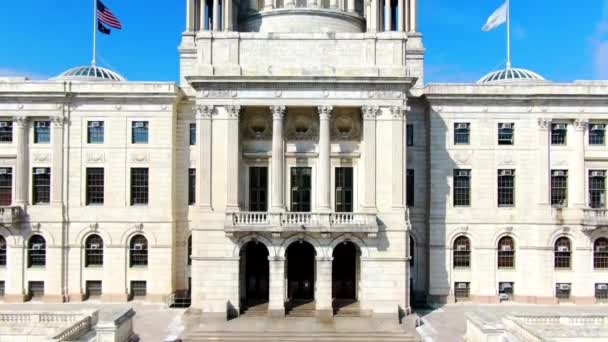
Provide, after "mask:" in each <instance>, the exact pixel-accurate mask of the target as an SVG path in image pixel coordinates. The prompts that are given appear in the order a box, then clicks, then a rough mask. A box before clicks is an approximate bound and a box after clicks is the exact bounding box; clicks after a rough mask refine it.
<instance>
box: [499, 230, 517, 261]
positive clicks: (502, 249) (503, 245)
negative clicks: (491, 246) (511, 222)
mask: <svg viewBox="0 0 608 342" xmlns="http://www.w3.org/2000/svg"><path fill="white" fill-rule="evenodd" d="M513 267H515V244H514V243H513V238H511V237H509V236H505V237H503V238H502V239H500V240H499V241H498V268H513Z"/></svg>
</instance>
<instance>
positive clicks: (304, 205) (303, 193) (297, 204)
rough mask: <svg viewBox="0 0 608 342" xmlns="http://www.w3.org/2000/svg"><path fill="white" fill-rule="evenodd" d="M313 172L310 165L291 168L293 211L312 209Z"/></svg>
mask: <svg viewBox="0 0 608 342" xmlns="http://www.w3.org/2000/svg"><path fill="white" fill-rule="evenodd" d="M311 174H312V168H310V167H292V168H291V211H293V212H309V211H310V190H311V189H310V186H311V181H310V178H311Z"/></svg>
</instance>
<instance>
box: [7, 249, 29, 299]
mask: <svg viewBox="0 0 608 342" xmlns="http://www.w3.org/2000/svg"><path fill="white" fill-rule="evenodd" d="M7 247H8V248H7V250H6V253H7V260H8V261H9V263H8V264H7V272H6V274H7V275H8V277H7V278H6V280H5V282H6V283H5V286H6V287H5V294H4V301H5V302H6V303H21V302H23V301H24V300H25V294H26V293H25V290H24V288H23V284H24V283H23V269H24V262H25V258H24V255H25V254H24V253H25V251H24V246H23V244H22V243H21V241H18V242H17V243H16V244H10V245H9V246H7Z"/></svg>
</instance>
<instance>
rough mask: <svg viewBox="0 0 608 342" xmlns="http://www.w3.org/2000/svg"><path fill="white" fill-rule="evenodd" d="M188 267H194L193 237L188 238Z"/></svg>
mask: <svg viewBox="0 0 608 342" xmlns="http://www.w3.org/2000/svg"><path fill="white" fill-rule="evenodd" d="M188 265H192V236H190V237H189V238H188Z"/></svg>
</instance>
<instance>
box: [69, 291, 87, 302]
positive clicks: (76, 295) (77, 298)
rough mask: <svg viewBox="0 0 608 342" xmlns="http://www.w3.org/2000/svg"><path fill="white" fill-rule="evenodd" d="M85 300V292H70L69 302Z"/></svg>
mask: <svg viewBox="0 0 608 342" xmlns="http://www.w3.org/2000/svg"><path fill="white" fill-rule="evenodd" d="M84 300H85V296H84V293H78V292H76V293H70V294H68V298H67V300H66V301H67V302H82V301H84Z"/></svg>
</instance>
